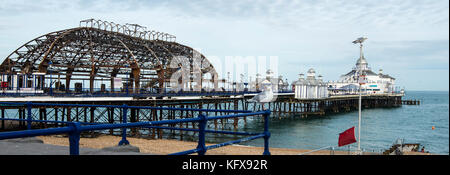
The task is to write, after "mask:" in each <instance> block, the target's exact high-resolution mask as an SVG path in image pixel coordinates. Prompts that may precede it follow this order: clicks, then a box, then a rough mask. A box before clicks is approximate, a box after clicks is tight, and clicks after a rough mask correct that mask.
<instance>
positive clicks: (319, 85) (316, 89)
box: [292, 68, 328, 99]
mask: <svg viewBox="0 0 450 175" xmlns="http://www.w3.org/2000/svg"><path fill="white" fill-rule="evenodd" d="M299 75H300V77H299V79H298V80H297V81H294V82H293V83H292V84H294V94H295V98H296V99H319V98H327V97H328V90H327V84H326V83H325V82H323V80H322V76H321V75H319V76H318V79H316V71H315V70H314V69H312V68H311V69H309V70H308V73H307V76H306V79H305V78H304V74H299Z"/></svg>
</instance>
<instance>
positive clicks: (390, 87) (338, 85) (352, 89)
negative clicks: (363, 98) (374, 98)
mask: <svg viewBox="0 0 450 175" xmlns="http://www.w3.org/2000/svg"><path fill="white" fill-rule="evenodd" d="M368 65H369V64H368V63H367V60H366V59H365V58H364V55H363V53H362V50H361V55H360V58H359V59H358V60H357V61H356V66H355V67H354V68H353V69H352V70H351V71H350V72H348V73H346V74H344V75H342V76H341V77H340V78H339V80H338V81H330V82H328V89H329V91H330V93H331V94H333V95H337V94H357V93H358V92H359V84H358V74H359V70H361V71H362V75H365V81H366V83H365V84H363V85H361V90H362V92H363V93H365V94H381V93H393V92H394V91H395V90H396V89H395V88H394V85H395V78H393V77H391V76H389V75H388V74H384V73H383V70H382V69H380V70H379V72H378V73H375V72H373V71H372V70H371V68H370V67H369V66H368Z"/></svg>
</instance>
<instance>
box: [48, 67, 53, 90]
mask: <svg viewBox="0 0 450 175" xmlns="http://www.w3.org/2000/svg"><path fill="white" fill-rule="evenodd" d="M52 64H53V63H52V61H50V62H48V67H49V68H50V67H51V66H52ZM48 72H49V73H50V90H49V93H50V96H52V95H53V84H52V70H51V69H48Z"/></svg>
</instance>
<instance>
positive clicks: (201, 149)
mask: <svg viewBox="0 0 450 175" xmlns="http://www.w3.org/2000/svg"><path fill="white" fill-rule="evenodd" d="M198 118H200V119H201V120H200V121H199V123H198V125H199V126H198V127H199V128H198V129H199V132H198V145H197V149H198V155H205V153H206V145H205V128H206V122H207V120H206V116H205V115H203V114H200V115H199V116H198Z"/></svg>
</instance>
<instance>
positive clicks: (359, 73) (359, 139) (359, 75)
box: [352, 37, 367, 154]
mask: <svg viewBox="0 0 450 175" xmlns="http://www.w3.org/2000/svg"><path fill="white" fill-rule="evenodd" d="M366 39H367V38H364V37H360V38H358V39H356V40H355V41H353V42H352V43H353V44H357V43H359V51H360V54H359V59H363V51H362V47H363V44H362V43H363V42H364V41H365V40H366ZM357 69H358V84H359V101H358V154H361V101H362V100H361V85H362V83H363V79H362V77H363V76H362V65H361V64H360V65H359V67H357Z"/></svg>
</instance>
